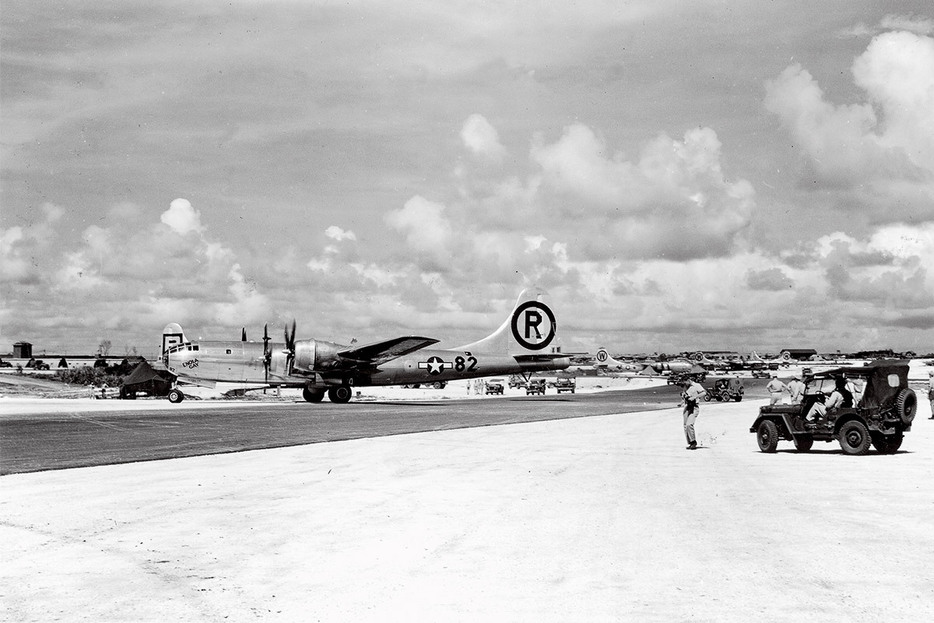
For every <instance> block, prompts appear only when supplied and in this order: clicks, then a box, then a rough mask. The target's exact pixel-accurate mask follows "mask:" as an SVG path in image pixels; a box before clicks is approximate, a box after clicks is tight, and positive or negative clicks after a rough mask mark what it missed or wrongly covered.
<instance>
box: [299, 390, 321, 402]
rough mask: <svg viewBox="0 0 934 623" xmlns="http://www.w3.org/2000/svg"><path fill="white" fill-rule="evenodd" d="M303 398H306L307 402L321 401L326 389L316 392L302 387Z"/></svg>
mask: <svg viewBox="0 0 934 623" xmlns="http://www.w3.org/2000/svg"><path fill="white" fill-rule="evenodd" d="M302 398H304V399H305V401H306V402H321V401H322V400H324V391H320V392H315V391H312V390H311V389H309V388H307V387H305V388H303V389H302Z"/></svg>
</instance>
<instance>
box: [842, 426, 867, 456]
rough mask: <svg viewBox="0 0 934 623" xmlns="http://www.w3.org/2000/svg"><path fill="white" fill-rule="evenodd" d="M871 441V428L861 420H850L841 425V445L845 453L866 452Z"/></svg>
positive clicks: (856, 453) (858, 453)
mask: <svg viewBox="0 0 934 623" xmlns="http://www.w3.org/2000/svg"><path fill="white" fill-rule="evenodd" d="M869 443H870V439H869V429H868V428H866V425H865V424H863V423H862V422H860V421H859V420H850V421H849V422H846V423H844V424H843V426H841V427H840V447H841V448H842V449H843V452H844V454H853V455H860V454H866V453H867V452H869Z"/></svg>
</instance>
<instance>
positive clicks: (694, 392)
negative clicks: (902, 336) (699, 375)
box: [681, 379, 707, 450]
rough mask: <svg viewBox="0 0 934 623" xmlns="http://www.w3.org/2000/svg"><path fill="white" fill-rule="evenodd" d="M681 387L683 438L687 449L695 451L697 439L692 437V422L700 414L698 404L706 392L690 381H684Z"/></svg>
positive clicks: (696, 383) (695, 382)
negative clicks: (686, 442)
mask: <svg viewBox="0 0 934 623" xmlns="http://www.w3.org/2000/svg"><path fill="white" fill-rule="evenodd" d="M681 386H682V387H683V388H684V391H683V392H681V398H682V400H683V402H682V404H683V405H684V411H683V412H682V415H683V416H684V436H685V438H686V439H687V441H688V446H687V449H688V450H695V449H697V438H696V437H695V436H694V420H696V419H697V414H698V413H699V412H700V404H699V403H700V401H701V400H702V399H703V397H704V394H706V393H707V390H706V389H704V387H703V386H702V385H701V384H700V383H698V382H697V381H692V380H691V379H686V380H685V381H684V382H683V383H682V384H681Z"/></svg>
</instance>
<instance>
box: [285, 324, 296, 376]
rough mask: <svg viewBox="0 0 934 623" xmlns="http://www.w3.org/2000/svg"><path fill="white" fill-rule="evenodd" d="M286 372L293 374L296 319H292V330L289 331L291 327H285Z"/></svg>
mask: <svg viewBox="0 0 934 623" xmlns="http://www.w3.org/2000/svg"><path fill="white" fill-rule="evenodd" d="M282 352H284V353H285V373H286V374H287V375H288V374H291V372H292V362H294V361H295V319H294V318H293V319H292V332H291V333H289V327H288V325H286V327H285V350H284V351H282Z"/></svg>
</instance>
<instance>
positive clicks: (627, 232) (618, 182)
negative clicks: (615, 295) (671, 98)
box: [532, 125, 755, 259]
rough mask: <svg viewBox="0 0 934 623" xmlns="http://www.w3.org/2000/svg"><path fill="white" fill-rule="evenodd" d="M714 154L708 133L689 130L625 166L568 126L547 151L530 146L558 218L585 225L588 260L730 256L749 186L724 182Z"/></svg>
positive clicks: (747, 211)
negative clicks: (555, 195) (555, 200)
mask: <svg viewBox="0 0 934 623" xmlns="http://www.w3.org/2000/svg"><path fill="white" fill-rule="evenodd" d="M720 149H721V145H720V141H719V139H718V138H717V135H716V132H714V131H713V130H712V129H710V128H695V129H691V130H688V131H687V132H685V134H684V139H683V140H681V141H678V140H674V139H671V138H669V137H668V136H665V135H660V136H658V137H656V138H655V139H653V140H652V141H650V142H649V143H648V144H647V145H646V146H644V147H643V149H642V151H641V153H640V155H639V158H638V159H637V160H631V159H628V158H626V156H625V155H624V154H623V153H622V152H613V153H609V151H610V150H609V149H608V148H607V146H606V144H605V141H604V140H603V139H601V138H599V137H598V136H597V135H596V133H594V132H593V131H592V130H591V129H590V128H588V127H586V126H582V125H574V126H570V127H568V128H566V129H565V131H564V134H563V136H562V137H561V138H560V139H559V140H558V141H556V142H555V143H552V144H550V145H548V144H544V143H543V142H542V141H541V139H538V140H537V141H536V143H535V144H533V147H532V158H533V159H534V160H535V161H536V162H537V163H538V164H539V165H540V166H541V168H542V179H543V185H545V186H548V187H551V188H554V189H556V190H557V191H559V192H560V193H561V198H560V200H559V202H560V205H561V206H562V207H561V211H563V212H564V213H565V214H564V216H571V217H579V218H581V219H583V222H582V224H584V225H585V226H586V225H587V224H588V222H589V228H587V233H588V242H587V245H586V246H587V247H588V252H587V253H588V255H589V257H590V258H591V259H600V258H608V257H630V258H638V257H655V256H665V257H669V258H679V259H688V258H692V257H703V256H708V255H722V254H725V253H728V252H729V251H730V250H732V249H734V248H735V245H736V238H735V237H736V236H737V234H739V233H740V232H742V231H743V230H744V229H745V228H746V227H747V226H748V224H749V222H750V218H751V215H752V211H753V208H754V205H755V192H754V190H753V188H752V185H751V184H750V183H749V182H747V181H745V180H737V181H735V182H731V181H728V180H727V179H726V177H725V175H724V173H723V171H722V167H721V163H720Z"/></svg>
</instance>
